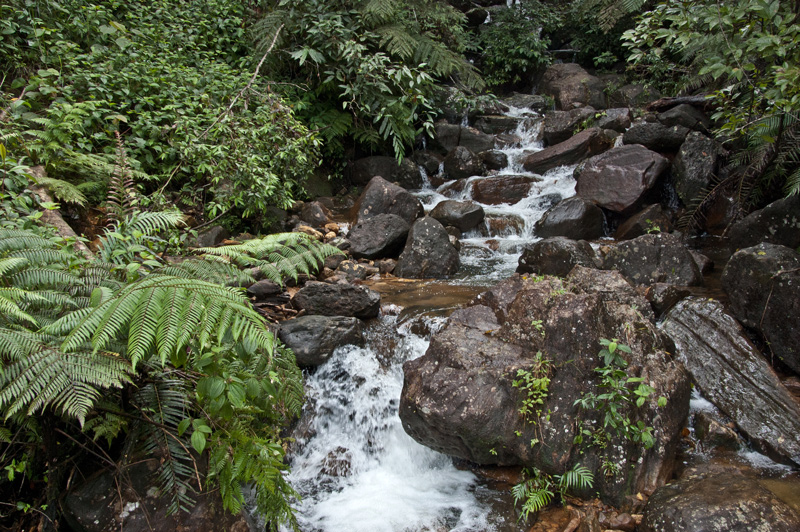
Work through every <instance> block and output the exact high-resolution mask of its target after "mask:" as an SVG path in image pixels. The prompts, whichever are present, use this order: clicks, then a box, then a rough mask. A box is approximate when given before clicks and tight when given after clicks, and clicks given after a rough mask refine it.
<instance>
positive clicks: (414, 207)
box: [353, 176, 425, 224]
mask: <svg viewBox="0 0 800 532" xmlns="http://www.w3.org/2000/svg"><path fill="white" fill-rule="evenodd" d="M353 213H354V215H355V216H354V217H355V218H356V221H361V220H366V219H368V218H372V217H374V216H377V215H379V214H396V215H398V216H400V217H401V218H402V219H403V220H405V221H406V222H407V223H409V224H410V223H413V222H414V220H416V219H417V218H419V217H420V216H422V215H423V214H424V213H425V209H424V208H423V207H422V203H420V201H419V200H418V199H417V198H415V197H414V196H413V195H412V194H411V193H409V192H408V191H407V190H405V189H404V188H402V187H399V186H397V185H394V184H392V183H389V182H388V181H386V180H385V179H383V178H382V177H380V176H376V177H373V178H372V179H371V180H370V182H369V184H368V185H367V186H366V188H364V191H363V192H362V193H361V196H359V198H358V201H356V204H355V205H354V207H353Z"/></svg>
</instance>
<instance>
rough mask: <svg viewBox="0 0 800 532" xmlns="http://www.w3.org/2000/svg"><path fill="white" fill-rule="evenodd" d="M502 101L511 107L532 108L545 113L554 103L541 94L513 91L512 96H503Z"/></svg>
mask: <svg viewBox="0 0 800 532" xmlns="http://www.w3.org/2000/svg"><path fill="white" fill-rule="evenodd" d="M502 102H503V103H504V104H506V105H508V106H510V107H517V108H519V109H530V110H531V111H535V112H537V113H544V112H545V111H547V110H548V109H550V107H551V106H552V103H551V102H550V101H549V100H548V99H547V98H546V97H545V96H542V95H541V94H521V93H519V92H515V93H512V94H511V96H508V97H507V98H503V100H502Z"/></svg>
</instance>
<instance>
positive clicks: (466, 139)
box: [458, 127, 494, 153]
mask: <svg viewBox="0 0 800 532" xmlns="http://www.w3.org/2000/svg"><path fill="white" fill-rule="evenodd" d="M458 145H459V146H463V147H464V148H467V149H468V150H469V151H471V152H472V153H480V152H482V151H488V150H492V149H494V136H492V135H488V134H486V133H483V132H481V131H478V130H477V129H475V128H473V127H462V128H461V134H460V137H459V139H458Z"/></svg>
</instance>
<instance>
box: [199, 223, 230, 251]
mask: <svg viewBox="0 0 800 532" xmlns="http://www.w3.org/2000/svg"><path fill="white" fill-rule="evenodd" d="M230 236H231V234H230V232H229V231H228V230H227V229H225V228H224V227H222V226H221V225H212V226H211V227H209V228H208V229H206V230H205V231H203V232H202V233H200V234H199V235H197V247H199V248H212V247H214V246H218V245H220V244H222V241H223V240H226V239H227V238H229V237H230Z"/></svg>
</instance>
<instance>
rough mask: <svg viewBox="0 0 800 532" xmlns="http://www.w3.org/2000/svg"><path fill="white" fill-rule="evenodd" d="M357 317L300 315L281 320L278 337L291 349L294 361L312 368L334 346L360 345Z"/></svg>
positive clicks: (332, 349)
mask: <svg viewBox="0 0 800 532" xmlns="http://www.w3.org/2000/svg"><path fill="white" fill-rule="evenodd" d="M363 329H364V326H363V325H362V323H361V320H359V319H358V318H353V317H345V316H300V317H299V318H294V319H291V320H286V321H282V322H281V324H280V328H279V329H278V338H280V340H281V341H282V342H283V343H284V344H286V346H287V347H289V348H291V350H292V351H294V356H295V358H297V364H298V365H300V366H308V367H315V366H319V365H320V364H323V363H325V362H326V361H327V360H328V359H329V358H330V356H331V355H332V354H333V351H334V349H336V348H337V347H340V346H343V345H358V346H361V345H364V331H363Z"/></svg>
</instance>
